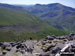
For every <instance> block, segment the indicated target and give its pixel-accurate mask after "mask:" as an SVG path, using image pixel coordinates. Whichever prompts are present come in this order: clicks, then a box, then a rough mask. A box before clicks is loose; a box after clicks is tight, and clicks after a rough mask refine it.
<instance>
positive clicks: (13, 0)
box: [0, 0, 75, 8]
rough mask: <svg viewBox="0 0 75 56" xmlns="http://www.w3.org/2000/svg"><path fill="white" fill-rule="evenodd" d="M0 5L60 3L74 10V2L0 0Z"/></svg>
mask: <svg viewBox="0 0 75 56" xmlns="http://www.w3.org/2000/svg"><path fill="white" fill-rule="evenodd" d="M0 3H8V4H27V5H29V4H37V3H38V4H50V3H61V4H63V5H66V6H70V7H73V8H75V0H0Z"/></svg>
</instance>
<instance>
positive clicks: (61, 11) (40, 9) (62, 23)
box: [25, 3, 75, 32]
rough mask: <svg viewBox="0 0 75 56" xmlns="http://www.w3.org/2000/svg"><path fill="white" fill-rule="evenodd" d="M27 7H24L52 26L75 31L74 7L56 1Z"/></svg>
mask: <svg viewBox="0 0 75 56" xmlns="http://www.w3.org/2000/svg"><path fill="white" fill-rule="evenodd" d="M29 8H30V9H29ZM29 8H28V9H27V8H25V9H27V10H28V11H30V12H31V13H33V14H34V15H36V16H38V17H40V18H43V19H44V20H45V21H46V22H47V23H48V24H50V25H52V26H53V27H56V28H58V29H63V30H66V31H71V32H75V23H74V22H75V9H73V8H70V7H67V6H64V5H61V4H58V3H54V4H48V5H35V6H32V7H29Z"/></svg>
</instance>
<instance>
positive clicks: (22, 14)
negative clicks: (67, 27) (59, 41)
mask: <svg viewBox="0 0 75 56" xmlns="http://www.w3.org/2000/svg"><path fill="white" fill-rule="evenodd" d="M14 25H15V26H14ZM17 25H18V26H17ZM21 25H22V26H21ZM0 26H3V27H5V28H4V29H3V28H0V41H14V40H17V41H18V40H24V39H28V38H29V37H32V38H33V39H41V38H43V37H45V36H47V35H53V34H54V35H64V34H68V33H67V32H64V31H61V30H58V29H55V28H53V27H51V26H49V25H48V24H47V23H45V22H44V21H42V20H40V19H38V18H37V17H36V16H34V15H31V14H29V13H27V12H26V11H16V10H11V9H7V8H4V7H0ZM7 26H9V27H7ZM10 26H14V27H10ZM17 29H19V30H20V32H18V31H19V30H17ZM16 31H17V32H18V33H15V32H16Z"/></svg>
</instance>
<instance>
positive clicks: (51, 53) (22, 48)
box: [0, 34, 75, 56]
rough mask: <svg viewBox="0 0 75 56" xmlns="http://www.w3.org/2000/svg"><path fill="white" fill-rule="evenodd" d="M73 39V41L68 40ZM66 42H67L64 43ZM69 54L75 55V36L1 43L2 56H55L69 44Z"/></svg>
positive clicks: (0, 52) (0, 51)
mask: <svg viewBox="0 0 75 56" xmlns="http://www.w3.org/2000/svg"><path fill="white" fill-rule="evenodd" d="M70 37H73V39H68V38H70ZM64 40H66V41H64ZM71 42H72V45H71V46H70V48H69V49H66V50H65V51H67V52H74V53H75V44H74V42H75V35H74V34H70V35H68V36H67V35H66V36H47V37H46V38H44V39H41V40H39V41H37V40H32V39H30V40H26V41H19V42H0V56H55V55H56V54H57V53H58V52H60V50H61V49H63V48H64V47H65V45H66V44H67V43H71Z"/></svg>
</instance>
